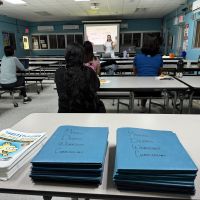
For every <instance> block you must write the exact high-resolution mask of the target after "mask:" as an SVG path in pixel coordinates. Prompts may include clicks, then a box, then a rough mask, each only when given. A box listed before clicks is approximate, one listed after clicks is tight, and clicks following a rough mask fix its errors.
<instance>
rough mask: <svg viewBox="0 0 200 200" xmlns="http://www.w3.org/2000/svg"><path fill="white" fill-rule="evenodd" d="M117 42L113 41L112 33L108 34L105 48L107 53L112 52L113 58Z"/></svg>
mask: <svg viewBox="0 0 200 200" xmlns="http://www.w3.org/2000/svg"><path fill="white" fill-rule="evenodd" d="M115 46H116V44H115V43H114V42H113V41H112V38H111V35H107V41H106V42H105V44H104V46H103V48H104V51H105V53H106V54H108V53H110V55H111V58H114V57H115V52H114V49H115Z"/></svg>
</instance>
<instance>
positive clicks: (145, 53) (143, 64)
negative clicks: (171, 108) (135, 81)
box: [133, 38, 163, 110]
mask: <svg viewBox="0 0 200 200" xmlns="http://www.w3.org/2000/svg"><path fill="white" fill-rule="evenodd" d="M160 45H161V39H159V38H149V39H148V40H147V41H145V42H144V44H143V46H142V49H141V53H140V54H137V55H136V56H135V59H134V68H133V71H134V73H135V75H136V76H158V75H160V74H161V71H162V67H163V60H162V55H161V54H160ZM137 95H138V96H149V95H150V96H152V94H149V93H148V92H140V93H137ZM154 95H157V94H154ZM146 102H147V99H145V98H144V99H142V101H141V106H142V110H145V105H146Z"/></svg>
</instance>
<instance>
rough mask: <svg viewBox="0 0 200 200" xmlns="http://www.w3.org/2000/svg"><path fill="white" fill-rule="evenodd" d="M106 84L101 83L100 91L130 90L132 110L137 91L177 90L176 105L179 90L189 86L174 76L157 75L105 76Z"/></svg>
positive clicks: (131, 110)
mask: <svg viewBox="0 0 200 200" xmlns="http://www.w3.org/2000/svg"><path fill="white" fill-rule="evenodd" d="M100 79H103V80H105V81H104V82H106V83H104V84H101V86H100V89H99V90H100V91H117V92H120V91H121V92H122V91H126V92H130V112H133V110H134V92H137V91H140V92H141V91H147V92H153V91H163V90H166V91H176V92H175V95H174V104H173V105H174V107H173V112H175V102H176V99H177V92H181V91H185V90H187V89H188V86H187V85H185V84H184V83H181V82H180V81H178V80H176V79H174V78H172V80H158V79H157V77H154V76H153V77H152V76H151V77H150V76H146V77H142V76H125V77H103V78H100Z"/></svg>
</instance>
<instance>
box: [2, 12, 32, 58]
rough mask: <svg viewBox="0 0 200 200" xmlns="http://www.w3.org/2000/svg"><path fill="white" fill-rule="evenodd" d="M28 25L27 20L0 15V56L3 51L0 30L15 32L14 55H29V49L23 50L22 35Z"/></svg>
mask: <svg viewBox="0 0 200 200" xmlns="http://www.w3.org/2000/svg"><path fill="white" fill-rule="evenodd" d="M28 26H29V22H25V21H21V20H16V19H13V18H10V17H6V16H1V15H0V58H2V56H3V54H4V52H3V37H2V31H4V32H11V33H15V40H16V51H15V55H16V56H18V57H22V56H26V55H29V51H24V50H23V43H22V36H23V35H24V33H25V28H26V27H28Z"/></svg>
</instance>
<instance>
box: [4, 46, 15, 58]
mask: <svg viewBox="0 0 200 200" xmlns="http://www.w3.org/2000/svg"><path fill="white" fill-rule="evenodd" d="M4 53H5V56H6V57H10V56H13V55H14V48H13V47H12V46H5V47H4Z"/></svg>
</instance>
